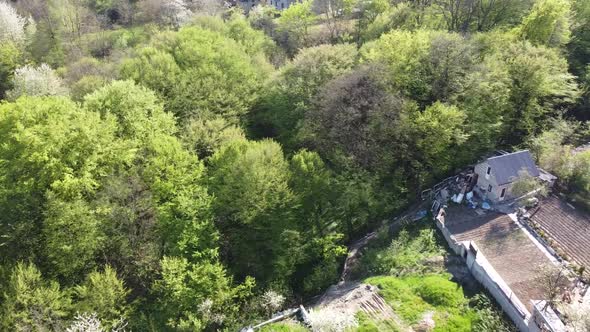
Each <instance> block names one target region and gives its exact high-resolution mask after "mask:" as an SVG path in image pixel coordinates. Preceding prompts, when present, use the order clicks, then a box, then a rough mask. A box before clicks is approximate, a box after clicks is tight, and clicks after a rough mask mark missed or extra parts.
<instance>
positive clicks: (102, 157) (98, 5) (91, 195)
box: [0, 0, 590, 331]
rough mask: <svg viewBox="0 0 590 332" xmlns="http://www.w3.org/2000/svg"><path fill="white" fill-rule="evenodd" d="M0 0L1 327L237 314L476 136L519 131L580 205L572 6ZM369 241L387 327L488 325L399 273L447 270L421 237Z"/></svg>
mask: <svg viewBox="0 0 590 332" xmlns="http://www.w3.org/2000/svg"><path fill="white" fill-rule="evenodd" d="M13 5H14V8H15V9H16V11H15V10H13V9H12V8H13ZM4 8H9V9H8V10H5V11H4V12H5V13H4V14H5V15H4V17H8V16H6V13H8V15H9V16H10V20H8V21H7V20H5V21H4V23H0V25H1V24H4V25H5V26H6V27H8V28H9V29H4V30H2V29H0V30H2V31H1V32H0V35H2V33H4V35H5V37H3V42H1V43H0V98H5V97H6V92H7V91H10V90H12V92H11V95H10V97H12V99H14V100H13V101H11V102H8V101H7V102H4V101H3V102H2V103H0V142H2V144H0V239H1V240H0V284H1V285H2V289H3V290H5V294H2V296H3V297H2V299H1V300H0V307H1V309H0V310H2V315H0V317H2V318H0V321H1V324H2V329H5V330H14V329H17V330H18V329H23V330H35V329H38V330H43V329H45V330H63V329H64V328H65V327H66V326H70V325H71V324H72V323H73V322H74V323H80V322H81V321H82V320H83V319H85V318H89V319H90V318H92V319H96V320H97V321H100V323H101V325H102V326H103V327H105V328H112V327H114V326H115V325H117V324H119V323H121V322H122V320H124V321H125V322H123V323H122V324H125V323H128V326H129V328H131V329H133V330H140V331H143V330H191V331H193V330H237V329H239V328H241V327H243V326H242V325H243V324H244V323H245V322H246V323H250V320H256V321H258V320H263V319H265V318H267V316H268V315H271V314H272V313H273V312H274V311H275V310H279V308H281V307H282V304H283V302H284V300H286V302H285V303H284V304H285V305H287V306H289V305H291V304H293V303H295V302H300V301H305V300H306V299H307V298H308V297H309V296H313V295H316V294H318V293H321V292H322V290H323V289H325V288H326V287H328V286H329V285H331V284H334V283H335V282H337V281H338V277H339V275H340V272H341V271H340V270H341V268H342V262H343V259H344V256H345V254H346V245H348V244H350V243H351V242H353V241H354V240H355V239H357V238H358V237H360V236H362V235H364V234H365V233H366V232H368V231H370V230H374V229H375V228H376V227H377V226H379V225H380V224H381V221H382V220H384V219H388V218H390V217H391V216H392V215H395V214H397V212H398V211H399V210H401V209H402V208H404V207H405V206H407V204H408V203H412V202H414V201H415V199H416V197H418V193H419V192H420V191H421V190H422V189H424V188H427V187H430V186H431V185H432V183H434V182H436V181H438V180H440V179H441V178H444V177H447V176H448V175H450V174H452V173H453V172H454V171H455V170H456V169H457V168H459V167H463V166H464V165H466V164H470V163H472V162H474V161H475V160H477V159H478V158H479V157H480V156H482V155H485V154H486V153H488V152H489V151H492V150H496V149H508V150H511V149H515V147H520V146H522V145H523V144H525V145H529V146H530V147H531V150H532V151H533V152H534V154H535V155H536V157H537V158H538V160H539V164H540V165H541V166H543V167H544V168H546V169H548V170H550V171H552V172H554V173H556V174H557V175H559V177H560V184H562V185H563V186H561V187H563V188H567V189H568V195H569V196H570V198H572V199H574V200H576V201H578V202H588V201H590V200H589V199H588V197H589V193H590V178H589V176H588V174H590V171H589V169H590V155H589V154H588V153H587V152H578V151H574V148H575V147H576V146H578V145H579V144H581V143H584V142H587V140H588V137H587V134H586V127H587V126H586V125H585V124H580V125H578V124H575V123H574V122H563V121H555V119H560V118H561V117H562V116H563V118H567V119H568V120H570V119H574V118H575V119H576V120H578V121H585V120H587V119H588V117H587V114H586V113H587V112H586V110H587V109H588V105H590V103H589V102H588V101H589V100H590V97H589V94H588V90H589V89H588V86H590V79H589V77H590V75H589V74H588V73H589V70H588V68H590V65H589V63H588V54H590V47H588V45H590V42H589V41H590V37H589V36H590V33H589V31H590V29H589V24H588V23H589V22H590V7H589V5H588V1H584V0H571V1H570V0H539V1H530V0H524V1H522V0H473V1H455V0H437V1H405V0H404V1H396V2H395V3H390V2H388V1H383V0H363V1H358V2H357V1H348V0H319V1H316V2H315V3H314V4H313V5H312V2H311V1H304V2H302V3H297V4H294V5H292V6H290V7H289V8H288V9H286V10H282V11H279V10H275V9H274V8H273V7H272V6H258V7H255V8H253V9H252V10H251V11H250V12H249V14H248V16H247V17H246V16H244V15H242V14H241V13H239V12H240V11H239V10H236V9H229V10H227V9H225V8H221V7H220V6H219V4H218V3H217V2H214V1H200V2H199V1H161V0H154V1H152V0H150V1H127V0H92V1H79V0H50V1H40V0H28V1H17V2H14V1H13V3H11V4H10V5H8V4H7V5H5V6H4ZM16 12H18V13H19V14H18V15H17V14H15V13H16ZM0 16H1V15H0ZM0 21H2V20H1V19H0ZM445 31H448V32H445ZM6 32H8V33H9V34H11V36H9V37H8V38H7V37H6ZM15 33H16V34H15ZM15 36H16V37H17V38H16V39H15ZM0 39H2V37H0ZM345 42H354V43H355V45H350V44H347V43H345ZM320 44H321V46H315V47H309V46H312V45H320ZM42 63H46V64H48V65H42ZM23 66H24V67H23ZM19 68H20V69H19ZM39 68H41V69H42V70H39ZM46 74H47V75H46ZM574 75H575V76H574ZM119 78H122V79H127V80H124V81H118V80H117V79H119ZM150 89H151V90H150ZM68 90H69V91H70V97H51V98H33V97H31V95H56V94H65V92H66V91H68ZM21 95H23V96H22V97H20V96H21ZM24 95H28V96H24ZM580 96H581V97H582V98H580ZM19 97H20V98H19ZM17 98H18V99H17ZM269 139H275V140H276V141H272V140H269ZM574 152H575V153H574ZM384 238H386V237H384ZM381 242H382V243H381V244H380V245H376V246H375V247H373V248H372V249H371V250H369V251H368V252H367V253H366V254H365V255H364V258H363V259H362V260H363V262H362V263H363V264H362V266H363V267H364V268H365V270H363V271H359V272H361V273H362V274H363V273H364V275H366V274H371V273H379V274H388V275H393V276H398V277H399V278H401V279H394V278H392V277H383V280H385V281H386V282H385V281H384V282H383V285H385V286H383V287H384V293H385V294H388V299H389V301H390V302H391V301H392V299H393V300H394V301H393V302H391V303H393V305H394V306H396V308H399V310H400V311H401V312H402V313H403V318H404V319H406V320H407V322H410V323H411V322H415V321H416V320H419V319H421V318H422V315H424V313H425V312H428V311H431V312H433V318H434V320H435V321H436V322H437V327H436V331H462V330H469V329H470V327H471V329H480V330H482V331H488V330H489V331H492V330H494V326H497V327H498V329H499V330H502V331H504V330H506V329H504V327H505V326H504V325H502V323H501V322H502V317H501V316H499V315H498V314H497V312H496V311H495V310H485V309H484V307H485V306H486V305H487V304H485V303H483V302H482V303H483V304H477V303H476V304H474V303H471V305H472V307H471V308H469V307H468V306H467V303H466V301H465V299H464V298H463V296H462V294H461V292H460V290H459V289H455V288H453V287H455V285H454V284H453V283H450V282H448V280H446V279H447V276H441V275H435V276H426V277H424V278H419V277H418V276H419V275H425V274H430V273H440V272H441V270H442V269H443V266H442V265H443V264H442V263H443V262H442V261H441V259H442V258H444V255H445V254H444V250H443V246H441V245H440V244H439V243H438V242H439V241H438V239H437V237H436V234H435V233H434V232H433V231H432V230H431V229H420V228H417V229H405V230H403V231H402V232H401V233H400V234H399V236H398V237H397V238H396V239H395V240H394V241H391V240H389V239H388V238H386V240H382V241H381ZM22 262H30V263H22ZM33 264H34V265H33ZM250 276H253V277H256V283H255V282H254V279H252V278H251V277H250ZM377 281H379V282H381V279H379V280H377ZM388 288H390V289H393V288H395V291H390V292H389V293H388V292H387V289H388ZM268 294H271V295H272V294H275V295H276V296H274V297H273V296H271V298H274V299H275V300H276V299H280V301H278V302H273V301H270V300H268V299H267V295H268ZM283 296H285V297H286V298H284V297H283ZM271 302H272V303H271ZM279 302H280V304H277V303H279ZM261 304H264V305H261ZM401 304H404V305H403V306H400V305H401ZM80 310H83V311H84V312H80V316H79V317H76V311H80ZM404 310H405V311H404ZM359 320H360V321H361V326H360V327H359V329H360V330H393V331H395V330H396V328H397V327H395V326H393V325H391V324H389V323H387V322H377V321H372V320H365V319H364V318H359ZM275 327H276V328H277V329H297V328H298V327H292V326H282V325H277V326H275Z"/></svg>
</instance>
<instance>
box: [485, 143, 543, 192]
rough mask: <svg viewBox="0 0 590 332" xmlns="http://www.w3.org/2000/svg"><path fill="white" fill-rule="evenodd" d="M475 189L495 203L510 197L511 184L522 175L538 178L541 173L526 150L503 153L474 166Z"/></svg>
mask: <svg viewBox="0 0 590 332" xmlns="http://www.w3.org/2000/svg"><path fill="white" fill-rule="evenodd" d="M475 173H476V174H477V188H479V191H480V193H481V194H482V195H483V196H484V198H486V199H488V200H490V201H491V202H493V203H497V202H500V201H503V200H506V199H509V198H513V197H512V195H511V194H512V192H511V189H512V184H513V183H514V182H516V181H517V180H519V179H520V178H521V177H522V176H524V174H528V175H529V176H532V177H535V178H539V176H540V175H541V173H540V172H539V169H538V168H537V165H536V164H535V162H534V161H533V157H532V156H531V153H530V152H529V151H528V150H523V151H517V152H513V153H505V154H502V155H499V156H495V157H491V158H488V159H486V160H484V161H483V162H481V163H479V164H477V165H475Z"/></svg>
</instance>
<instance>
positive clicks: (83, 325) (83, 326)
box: [66, 313, 127, 332]
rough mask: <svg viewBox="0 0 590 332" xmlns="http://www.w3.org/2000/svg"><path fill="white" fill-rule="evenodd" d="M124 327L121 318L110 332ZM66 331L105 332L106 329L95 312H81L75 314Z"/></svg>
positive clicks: (124, 323)
mask: <svg viewBox="0 0 590 332" xmlns="http://www.w3.org/2000/svg"><path fill="white" fill-rule="evenodd" d="M126 327H127V323H126V322H125V321H124V320H122V319H121V320H120V321H119V322H118V323H117V324H115V326H113V328H112V329H111V330H110V332H125V328H126ZM66 332H107V330H106V329H105V328H104V327H103V325H102V323H101V322H100V319H98V317H97V316H96V313H91V314H89V313H82V314H77V315H76V317H75V318H74V320H73V321H72V323H71V324H70V326H69V327H68V328H67V329H66Z"/></svg>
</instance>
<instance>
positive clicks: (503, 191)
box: [500, 188, 506, 198]
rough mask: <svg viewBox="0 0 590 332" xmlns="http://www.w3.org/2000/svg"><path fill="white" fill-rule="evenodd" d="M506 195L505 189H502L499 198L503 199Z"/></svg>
mask: <svg viewBox="0 0 590 332" xmlns="http://www.w3.org/2000/svg"><path fill="white" fill-rule="evenodd" d="M505 195H506V188H502V192H501V193H500V198H504V196H505Z"/></svg>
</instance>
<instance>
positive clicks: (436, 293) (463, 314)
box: [365, 274, 476, 332]
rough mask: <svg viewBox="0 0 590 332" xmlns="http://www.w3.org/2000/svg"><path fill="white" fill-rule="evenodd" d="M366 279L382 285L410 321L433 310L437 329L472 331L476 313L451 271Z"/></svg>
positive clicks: (386, 295)
mask: <svg viewBox="0 0 590 332" xmlns="http://www.w3.org/2000/svg"><path fill="white" fill-rule="evenodd" d="M365 282H366V283H368V284H372V285H375V286H377V287H379V290H380V291H379V292H380V294H381V295H382V296H383V298H385V301H387V303H388V304H389V305H391V306H392V307H393V309H394V311H395V312H396V313H397V314H398V315H399V316H400V317H401V318H402V319H403V320H404V321H405V322H406V323H408V324H410V325H412V324H416V323H418V322H420V320H421V319H422V317H423V315H424V314H425V313H427V312H429V311H432V312H434V321H435V323H436V327H435V329H434V331H437V332H443V331H445V332H446V331H456V332H461V331H465V332H467V331H471V325H472V322H473V321H474V320H475V318H476V313H475V311H473V310H472V309H471V308H469V306H468V300H467V299H466V298H465V295H464V294H463V290H462V289H461V287H460V286H459V285H457V284H456V283H454V282H452V281H450V280H449V276H448V275H444V274H436V275H429V276H425V277H417V276H411V277H404V278H396V277H390V276H385V277H372V278H368V279H367V280H365Z"/></svg>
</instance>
